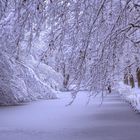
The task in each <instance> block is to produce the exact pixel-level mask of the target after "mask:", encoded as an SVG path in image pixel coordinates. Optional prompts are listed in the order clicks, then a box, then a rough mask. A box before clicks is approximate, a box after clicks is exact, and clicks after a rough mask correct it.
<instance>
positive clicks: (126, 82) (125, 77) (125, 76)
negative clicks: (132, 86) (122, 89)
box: [124, 74, 128, 85]
mask: <svg viewBox="0 0 140 140" xmlns="http://www.w3.org/2000/svg"><path fill="white" fill-rule="evenodd" d="M124 84H126V85H128V74H125V75H124Z"/></svg>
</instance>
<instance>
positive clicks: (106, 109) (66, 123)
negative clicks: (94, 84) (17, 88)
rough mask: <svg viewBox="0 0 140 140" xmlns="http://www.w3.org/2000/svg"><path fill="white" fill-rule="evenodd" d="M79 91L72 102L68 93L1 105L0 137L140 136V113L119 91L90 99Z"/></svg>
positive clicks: (90, 139) (79, 139)
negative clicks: (52, 98)
mask: <svg viewBox="0 0 140 140" xmlns="http://www.w3.org/2000/svg"><path fill="white" fill-rule="evenodd" d="M87 99H88V96H87V94H86V92H80V93H79V94H78V97H77V98H76V100H75V102H74V103H73V104H72V105H71V106H67V107H66V105H67V104H68V103H69V101H70V100H71V95H70V94H69V93H62V94H59V99H55V100H40V101H36V102H32V103H30V104H25V105H21V106H9V107H1V108H0V140H137V138H139V137H140V133H139V131H140V123H139V122H140V116H139V115H138V114H135V113H134V112H133V111H132V110H131V109H130V108H129V106H128V105H127V104H126V103H124V102H123V101H122V100H121V99H120V97H119V96H118V95H116V94H111V95H108V96H107V97H105V99H104V102H103V104H102V105H101V104H100V103H101V98H100V97H97V98H94V99H92V100H91V102H90V103H89V104H88V105H87Z"/></svg>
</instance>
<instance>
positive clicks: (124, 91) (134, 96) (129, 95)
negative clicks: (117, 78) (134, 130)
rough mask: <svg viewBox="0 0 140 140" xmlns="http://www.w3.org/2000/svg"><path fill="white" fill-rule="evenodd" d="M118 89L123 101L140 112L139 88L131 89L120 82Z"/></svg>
mask: <svg viewBox="0 0 140 140" xmlns="http://www.w3.org/2000/svg"><path fill="white" fill-rule="evenodd" d="M117 88H118V91H119V93H120V95H121V96H122V97H123V99H125V100H126V101H128V102H129V103H130V104H131V105H132V107H133V108H134V109H135V110H137V111H138V112H140V89H139V88H138V87H135V88H131V87H130V86H128V85H125V84H123V82H120V83H119V85H118V87H117Z"/></svg>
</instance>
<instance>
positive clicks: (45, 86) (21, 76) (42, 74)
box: [0, 53, 62, 105]
mask: <svg viewBox="0 0 140 140" xmlns="http://www.w3.org/2000/svg"><path fill="white" fill-rule="evenodd" d="M61 83H62V82H61V75H60V74H58V73H56V72H55V71H54V70H53V69H52V68H51V67H49V66H47V65H45V64H42V63H40V64H38V65H37V63H36V64H30V65H27V64H26V63H25V62H24V61H23V62H22V61H19V60H16V59H15V58H10V57H8V55H7V54H6V53H5V54H4V53H3V54H1V53H0V105H13V104H18V103H22V102H28V101H32V100H36V99H41V98H45V99H53V98H56V92H57V90H59V89H60V88H61ZM52 85H53V86H52Z"/></svg>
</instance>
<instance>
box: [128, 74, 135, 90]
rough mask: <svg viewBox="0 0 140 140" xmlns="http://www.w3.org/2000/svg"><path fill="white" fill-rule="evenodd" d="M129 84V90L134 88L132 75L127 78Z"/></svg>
mask: <svg viewBox="0 0 140 140" xmlns="http://www.w3.org/2000/svg"><path fill="white" fill-rule="evenodd" d="M129 82H130V86H131V88H134V87H135V82H134V77H133V75H132V74H131V75H130V77H129Z"/></svg>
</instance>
